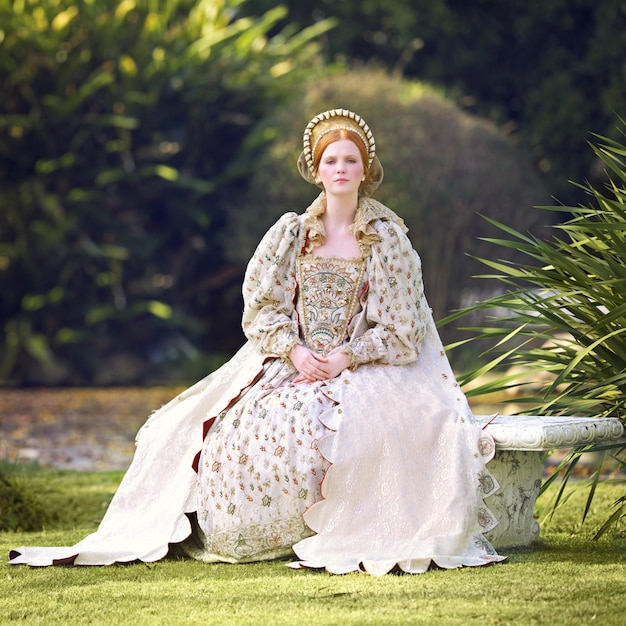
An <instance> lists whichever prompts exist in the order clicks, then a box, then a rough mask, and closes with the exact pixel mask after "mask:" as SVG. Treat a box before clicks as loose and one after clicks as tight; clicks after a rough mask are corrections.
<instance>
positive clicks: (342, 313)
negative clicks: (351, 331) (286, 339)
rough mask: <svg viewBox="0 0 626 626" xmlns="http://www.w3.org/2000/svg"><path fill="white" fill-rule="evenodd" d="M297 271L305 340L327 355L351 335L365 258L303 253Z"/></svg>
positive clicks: (357, 307) (357, 306) (313, 348)
mask: <svg viewBox="0 0 626 626" xmlns="http://www.w3.org/2000/svg"><path fill="white" fill-rule="evenodd" d="M297 272H298V285H299V299H298V315H299V317H300V324H301V327H302V335H303V339H304V341H305V343H306V345H307V346H308V347H309V348H310V349H311V350H314V351H315V352H319V353H320V354H324V355H326V354H328V353H329V352H330V351H331V350H333V349H334V348H336V347H337V346H339V345H341V344H342V343H344V342H345V341H346V339H347V337H348V325H349V323H350V320H351V319H352V318H353V316H354V314H355V313H356V312H357V310H358V309H359V308H360V303H359V294H360V293H361V292H362V290H363V288H364V273H365V261H364V260H363V259H362V258H359V259H338V258H324V257H317V256H308V255H307V256H300V257H298V262H297Z"/></svg>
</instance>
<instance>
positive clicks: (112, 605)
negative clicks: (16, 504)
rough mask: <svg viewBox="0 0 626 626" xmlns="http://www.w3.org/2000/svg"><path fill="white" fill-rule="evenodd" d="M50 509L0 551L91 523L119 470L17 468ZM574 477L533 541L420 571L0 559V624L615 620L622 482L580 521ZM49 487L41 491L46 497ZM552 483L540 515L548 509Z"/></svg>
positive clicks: (8, 535) (624, 549)
mask: <svg viewBox="0 0 626 626" xmlns="http://www.w3.org/2000/svg"><path fill="white" fill-rule="evenodd" d="M15 471H16V472H19V474H20V480H21V481H22V482H24V481H26V482H28V484H29V485H30V486H31V487H32V488H33V490H34V491H38V492H40V493H41V494H42V495H41V498H42V500H43V501H44V502H45V503H46V504H47V505H48V506H49V507H50V508H51V510H52V512H53V513H54V514H53V515H51V518H52V519H53V522H51V524H50V526H49V527H48V528H46V530H45V531H41V532H36V533H16V532H4V533H0V552H2V553H3V554H6V553H7V552H8V550H9V549H10V548H13V547H16V546H19V545H55V544H59V545H61V544H62V545H65V544H68V543H70V544H71V543H74V542H75V541H78V540H79V539H81V538H82V537H83V536H84V535H85V534H86V533H87V532H91V531H92V530H94V529H95V528H96V526H97V522H98V519H99V518H100V517H101V515H102V513H103V511H104V508H105V507H106V504H107V503H108V501H109V499H110V497H111V495H112V494H113V492H114V490H115V488H116V486H117V484H118V483H119V480H120V479H121V476H122V474H121V473H120V472H104V473H103V472H91V473H89V472H67V471H56V470H43V469H39V468H37V467H19V466H18V467H17V468H16V469H15ZM585 491H586V487H583V486H582V485H581V483H577V484H572V485H570V486H568V488H567V498H566V499H565V502H564V504H562V505H561V506H560V507H559V508H558V509H557V511H556V513H555V514H554V515H553V517H552V519H551V520H550V521H549V522H548V521H547V520H543V526H542V538H541V540H540V541H539V542H538V543H537V544H536V545H535V546H533V547H532V548H517V549H511V550H508V551H504V552H505V553H506V554H508V555H509V562H508V563H505V564H501V565H495V566H490V567H484V568H475V569H474V568H467V569H462V570H452V571H445V570H434V571H430V572H428V573H426V574H423V575H419V576H408V575H387V576H384V577H381V578H374V577H371V576H367V575H364V574H357V573H355V574H348V575H345V576H331V575H329V574H326V573H323V572H317V571H306V570H299V571H293V570H290V569H289V568H287V567H286V566H285V563H284V562H270V563H255V564H247V565H207V564H203V563H199V562H196V561H193V560H189V559H185V558H182V557H180V556H170V557H168V558H167V559H165V560H163V561H161V562H158V563H154V564H149V565H146V564H137V565H127V566H118V567H94V568H70V567H56V568H42V569H36V568H28V567H14V566H9V565H6V564H2V565H0V623H2V624H4V623H12V624H13V623H15V624H19V623H24V624H26V623H28V624H32V625H35V624H46V625H48V624H61V623H63V624H65V623H72V624H87V623H90V624H127V623H131V624H132V623H135V624H205V625H206V624H209V625H210V624H255V625H264V624H271V625H272V626H279V625H281V624H290V625H291V624H316V625H320V624H384V625H387V624H433V623H438V624H471V623H480V624H510V623H516V624H568V625H570V624H592V623H593V624H616V625H617V624H623V623H624V613H625V610H626V594H624V590H625V579H624V565H625V564H626V533H625V532H624V531H625V529H624V528H618V529H616V531H615V532H614V533H613V534H612V536H611V537H608V538H603V539H602V540H599V541H593V540H592V539H591V537H592V536H593V534H594V531H595V530H597V526H598V525H599V524H601V522H602V520H603V516H605V514H606V510H607V506H608V504H609V503H610V502H612V501H613V500H615V499H616V498H617V497H619V495H621V493H622V491H623V485H619V484H609V483H605V484H602V485H601V486H600V487H599V489H598V494H597V495H596V498H595V499H594V504H593V507H594V508H593V510H592V511H591V512H590V513H589V516H588V519H587V521H586V522H585V524H584V525H582V524H581V521H580V516H581V511H582V505H583V503H584V502H585V499H586V493H585ZM44 494H45V495H44ZM553 496H554V491H552V492H548V493H547V494H545V496H542V498H541V499H540V501H539V502H538V505H537V513H538V514H539V516H540V517H541V516H543V515H544V514H545V513H546V512H548V511H549V510H550V498H551V497H553Z"/></svg>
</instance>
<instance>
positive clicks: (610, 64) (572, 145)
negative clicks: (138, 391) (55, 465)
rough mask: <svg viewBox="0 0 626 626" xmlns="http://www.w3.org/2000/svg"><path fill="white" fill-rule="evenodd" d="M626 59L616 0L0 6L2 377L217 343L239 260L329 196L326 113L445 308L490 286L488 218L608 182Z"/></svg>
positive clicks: (177, 369)
mask: <svg viewBox="0 0 626 626" xmlns="http://www.w3.org/2000/svg"><path fill="white" fill-rule="evenodd" d="M625 53H626V2H623V1H622V0H552V1H551V2H549V3H539V2H536V3H527V2H522V1H521V0H512V1H511V2H506V3H503V2H499V1H498V0H472V1H471V2H466V1H461V0H428V1H427V0H385V1H384V2H383V1H382V0H359V1H358V2H356V1H352V0H344V1H342V2H330V1H327V0H320V1H319V2H317V3H315V8H312V7H311V4H310V3H302V2H296V1H295V0H290V1H288V2H284V3H282V4H280V5H276V4H275V2H270V1H269V0H267V1H266V0H247V1H246V0H200V1H198V0H195V1H193V0H121V1H120V0H83V1H81V2H72V1H70V0H0V380H1V381H3V382H4V383H6V384H16V385H33V384H47V385H94V384H95V385H112V384H129V383H150V382H155V381H159V382H163V381H166V382H167V381H170V382H174V381H175V382H178V381H186V380H192V379H195V378H197V377H199V376H202V375H204V374H205V373H207V372H208V371H210V370H211V369H212V368H214V367H215V366H216V365H217V364H219V363H220V362H222V361H223V360H225V359H226V358H227V357H228V356H229V355H230V354H231V353H232V352H233V351H234V350H235V349H236V348H237V347H239V345H240V344H241V343H242V341H243V335H242V333H241V330H240V327H239V318H240V311H241V299H240V283H241V278H242V274H243V270H244V268H245V263H246V260H247V258H248V257H249V256H250V255H251V253H252V252H253V249H254V247H255V245H256V243H257V242H258V239H259V238H260V236H261V234H262V233H263V232H264V231H265V230H266V229H267V228H268V227H269V225H270V224H271V223H272V222H273V220H274V219H275V218H276V217H277V216H278V215H280V214H281V213H283V212H285V211H290V210H295V211H297V212H301V211H302V210H304V209H305V208H306V205H307V203H308V202H309V201H310V200H311V199H312V198H313V196H314V195H315V190H314V189H312V188H310V187H309V186H307V185H306V184H305V183H304V182H302V181H301V179H299V177H298V175H297V173H296V169H295V157H296V156H297V153H298V152H299V147H300V139H301V132H302V129H303V127H304V125H305V124H306V122H307V121H308V119H310V117H312V116H313V115H315V114H316V113H318V112H319V111H320V110H322V109H325V108H334V107H346V108H351V109H355V110H357V111H358V112H359V113H360V114H362V115H363V117H365V119H366V120H368V122H369V123H370V125H371V126H372V128H373V130H374V132H375V133H376V138H377V143H378V151H379V154H380V157H381V160H382V162H383V164H384V166H385V171H386V181H385V183H384V184H383V186H382V187H381V189H380V193H378V194H377V197H378V198H379V199H380V200H381V201H383V202H385V203H387V204H389V206H391V207H392V208H393V209H394V210H396V211H397V212H398V213H399V214H400V215H402V216H403V217H404V218H405V220H406V221H407V224H408V225H409V227H410V236H411V238H412V241H413V243H414V245H415V247H416V248H417V249H418V251H419V252H420V254H421V256H422V257H423V260H424V269H425V281H426V288H427V293H428V295H429V299H430V301H431V305H432V306H433V308H434V310H435V314H436V317H437V318H438V319H439V318H442V317H444V316H445V315H447V314H449V313H450V312H451V311H454V310H455V309H457V308H459V307H461V306H466V305H468V304H472V303H474V302H475V301H476V300H477V299H481V298H482V297H483V296H486V297H487V296H490V295H492V294H491V292H490V291H489V289H490V287H489V286H488V284H487V283H483V282H481V281H479V280H477V279H472V278H471V276H472V274H475V273H477V270H476V267H475V266H474V265H473V261H472V260H471V258H469V257H468V256H466V255H471V256H478V257H485V256H489V252H487V251H486V249H485V248H484V246H485V242H484V241H483V240H482V239H481V237H490V236H491V237H493V229H494V227H493V225H492V224H490V223H489V222H488V221H485V220H483V219H481V218H480V217H479V214H483V215H486V216H488V217H490V218H492V219H493V220H497V221H504V222H506V223H507V224H510V225H511V226H512V227H514V228H516V229H518V230H520V231H521V232H525V231H527V230H531V231H532V232H534V233H535V234H536V235H537V236H538V237H542V236H543V235H544V234H546V232H545V231H546V230H547V229H546V228H545V227H546V226H547V225H549V222H548V220H549V221H550V222H554V221H556V220H558V219H561V216H559V214H558V212H546V211H538V210H536V209H534V208H533V207H534V205H537V204H542V203H543V204H546V203H547V201H548V200H550V198H551V197H554V198H556V199H557V201H558V202H562V203H564V204H568V205H573V206H575V205H576V204H578V203H579V202H581V201H582V198H583V196H584V194H585V192H584V190H582V189H580V188H578V187H576V186H574V185H570V184H568V182H567V181H568V180H569V179H574V180H578V181H583V180H589V181H591V183H592V184H594V183H596V182H599V181H602V176H603V174H602V168H601V167H600V166H599V165H598V163H599V160H598V159H597V158H596V157H595V155H594V153H593V151H591V150H589V149H587V147H586V141H587V140H588V139H589V132H596V133H600V134H602V135H604V136H607V137H613V136H615V133H616V128H615V127H616V119H617V116H618V115H622V116H624V113H625V112H624V102H625V101H626V54H625ZM498 254H499V255H500V254H502V255H503V256H502V258H503V259H506V260H509V259H510V260H515V254H516V251H515V250H514V249H511V250H508V249H507V250H502V251H498ZM507 255H508V256H507ZM442 332H443V333H444V340H446V341H453V340H457V339H458V334H457V333H458V331H456V330H455V329H454V328H451V327H448V326H446V327H444V329H442ZM468 350H473V347H472V348H468ZM476 354H477V353H476V352H471V351H470V352H465V353H459V356H458V357H457V356H453V358H458V359H459V360H458V361H457V362H456V363H453V364H455V365H456V367H457V368H463V367H465V366H466V364H467V363H468V362H470V361H471V360H472V359H475V356H476Z"/></svg>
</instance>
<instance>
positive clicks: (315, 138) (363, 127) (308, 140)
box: [302, 109, 376, 172]
mask: <svg viewBox="0 0 626 626" xmlns="http://www.w3.org/2000/svg"><path fill="white" fill-rule="evenodd" d="M337 129H343V130H349V131H351V132H353V133H356V134H357V135H358V136H359V137H360V138H361V141H363V144H364V145H365V147H366V148H367V153H368V161H369V162H368V165H371V164H372V161H373V160H374V157H375V156H376V142H375V141H374V135H373V134H372V131H371V130H370V128H369V126H368V125H367V124H366V123H365V120H364V119H363V118H362V117H361V116H360V115H358V114H356V113H354V112H353V111H349V110H348V109H332V110H330V111H325V112H324V113H320V114H319V115H316V116H315V117H314V118H313V119H312V120H311V121H310V122H309V123H308V124H307V126H306V128H305V129H304V136H303V138H302V141H303V146H304V148H303V155H304V158H305V160H306V164H307V165H308V167H309V170H310V171H311V172H313V170H314V166H313V157H314V155H315V148H316V147H317V144H318V142H319V140H320V139H321V138H322V137H323V136H324V135H326V134H328V133H329V132H331V131H333V130H337Z"/></svg>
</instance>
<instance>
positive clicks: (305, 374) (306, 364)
mask: <svg viewBox="0 0 626 626" xmlns="http://www.w3.org/2000/svg"><path fill="white" fill-rule="evenodd" d="M289 358H290V360H291V362H292V363H293V364H294V366H295V368H296V369H297V370H298V375H297V376H296V377H295V378H294V380H293V382H294V383H313V382H315V381H317V380H328V379H330V378H335V376H339V374H341V372H343V370H345V369H346V367H349V366H350V357H349V356H348V355H347V354H344V353H343V352H333V353H332V354H329V355H328V356H322V355H321V354H317V353H316V352H313V350H310V349H309V348H307V347H306V346H302V345H299V344H298V345H295V346H294V347H293V348H292V349H291V352H289Z"/></svg>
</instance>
